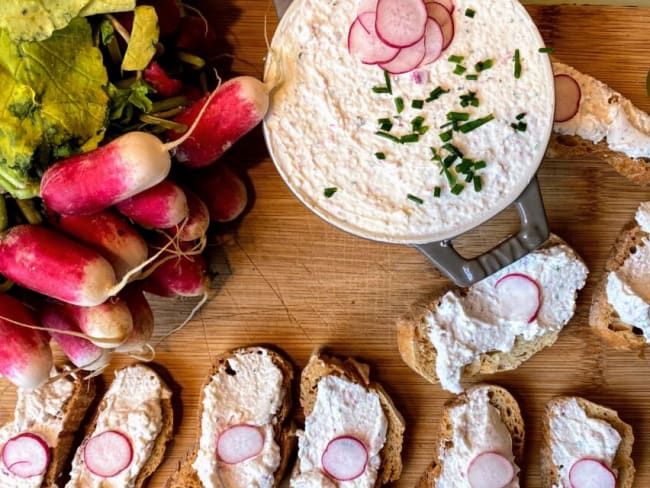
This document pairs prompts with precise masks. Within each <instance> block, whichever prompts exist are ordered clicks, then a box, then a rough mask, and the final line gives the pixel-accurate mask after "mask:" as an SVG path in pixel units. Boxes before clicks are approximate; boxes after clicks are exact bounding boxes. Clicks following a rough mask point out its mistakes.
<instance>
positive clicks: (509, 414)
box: [416, 384, 525, 488]
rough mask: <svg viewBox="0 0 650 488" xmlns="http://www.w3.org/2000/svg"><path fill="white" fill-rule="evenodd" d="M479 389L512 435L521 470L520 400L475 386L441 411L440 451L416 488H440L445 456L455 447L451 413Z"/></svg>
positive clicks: (496, 388) (503, 391)
mask: <svg viewBox="0 0 650 488" xmlns="http://www.w3.org/2000/svg"><path fill="white" fill-rule="evenodd" d="M480 388H487V389H488V398H489V402H490V405H492V406H493V407H494V408H496V409H497V410H498V412H499V415H500V416H501V421H502V422H503V424H504V425H505V427H506V429H508V432H509V433H510V437H511V440H512V454H513V455H514V457H515V463H516V464H517V465H518V466H521V461H522V458H523V455H524V437H525V430H524V419H523V418H522V416H521V410H520V409H519V404H518V403H517V400H515V398H514V397H513V396H512V395H511V394H510V392H508V390H506V389H505V388H502V387H500V386H495V385H483V384H479V385H474V386H472V387H471V388H468V389H467V391H466V392H465V393H462V394H460V395H459V396H458V397H456V398H453V399H451V400H449V401H448V402H447V403H446V404H445V406H444V408H443V411H442V415H441V418H440V431H439V433H438V438H437V442H436V445H437V446H438V447H437V451H436V452H435V457H434V460H433V462H432V463H431V464H430V465H429V467H428V468H427V469H426V471H425V472H424V474H423V475H422V477H421V478H420V481H419V483H418V484H417V485H416V488H434V487H435V486H437V483H438V479H439V478H440V476H441V474H442V470H443V467H444V460H443V459H442V457H443V455H444V453H445V452H446V451H447V450H448V449H451V448H452V447H453V438H454V431H453V422H452V419H451V412H452V410H453V409H454V408H455V407H457V406H460V405H463V404H467V403H468V401H469V395H470V394H471V393H472V392H473V391H475V390H477V389H480Z"/></svg>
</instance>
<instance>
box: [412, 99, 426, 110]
mask: <svg viewBox="0 0 650 488" xmlns="http://www.w3.org/2000/svg"><path fill="white" fill-rule="evenodd" d="M411 107H413V108H418V109H419V108H422V107H424V100H413V101H412V102H411Z"/></svg>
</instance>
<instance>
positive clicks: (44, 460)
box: [2, 432, 50, 478]
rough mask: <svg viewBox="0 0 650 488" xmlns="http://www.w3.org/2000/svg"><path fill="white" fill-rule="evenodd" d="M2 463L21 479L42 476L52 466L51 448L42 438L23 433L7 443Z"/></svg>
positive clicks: (3, 449) (3, 451)
mask: <svg viewBox="0 0 650 488" xmlns="http://www.w3.org/2000/svg"><path fill="white" fill-rule="evenodd" d="M2 463H3V464H4V465H5V467H6V468H7V471H9V472H10V473H11V474H13V475H15V476H17V477H19V478H32V477H34V476H41V475H43V474H44V473H45V471H47V467H48V466H49V464H50V447H49V446H48V445H47V442H45V439H43V438H42V437H41V436H39V435H37V434H33V433H31V432H23V433H21V434H18V435H17V436H15V437H12V438H11V439H9V440H8V441H7V442H6V443H5V445H4V446H3V448H2Z"/></svg>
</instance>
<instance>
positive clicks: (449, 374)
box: [425, 245, 588, 393]
mask: <svg viewBox="0 0 650 488" xmlns="http://www.w3.org/2000/svg"><path fill="white" fill-rule="evenodd" d="M510 273H522V274H525V275H527V276H529V277H530V278H532V279H534V280H535V281H536V283H537V284H538V285H539V287H540V288H541V308H540V310H539V313H538V315H537V317H536V318H535V319H534V320H533V321H532V322H528V321H527V320H512V319H511V318H510V315H509V310H508V306H509V304H508V303H507V301H504V300H503V298H502V297H500V296H499V293H498V290H497V287H496V286H495V285H496V283H497V281H499V279H501V278H502V277H503V276H505V275H507V274H510ZM587 273H588V270H587V267H586V266H585V265H584V264H583V263H582V262H581V261H580V260H579V259H577V258H576V257H575V255H574V254H573V252H572V251H571V250H570V249H569V248H568V247H567V246H565V245H559V246H553V247H551V248H548V249H542V250H538V251H535V252H533V253H531V254H528V255H527V256H525V257H524V258H522V259H520V260H519V261H517V262H515V263H513V264H511V265H510V266H508V267H506V268H504V269H502V270H501V271H499V272H498V273H495V274H493V275H492V276H489V277H488V278H486V279H484V280H482V281H480V282H478V283H476V284H474V285H472V286H471V287H470V288H468V289H466V293H463V294H461V293H460V292H459V291H458V290H452V291H449V292H447V293H446V294H445V295H443V297H442V299H441V300H440V304H439V305H438V306H437V307H436V309H435V310H434V311H430V312H428V314H427V316H426V317H425V321H426V329H425V330H426V333H427V336H428V337H429V340H430V341H431V343H432V344H433V346H434V347H435V349H436V352H437V354H436V374H437V376H438V378H439V379H440V384H441V386H442V387H443V388H444V389H446V390H449V391H451V392H454V393H460V392H461V391H463V387H462V386H461V384H460V380H461V376H462V372H463V368H464V367H465V366H467V365H468V364H471V363H472V362H474V361H475V360H477V359H479V357H480V355H481V354H483V353H487V352H491V351H501V352H508V351H511V350H512V348H513V346H514V343H515V340H516V339H517V338H518V337H520V338H522V339H524V340H526V341H531V340H533V339H536V338H538V337H540V336H543V335H545V334H548V333H550V332H557V331H559V330H560V329H562V327H564V325H565V324H566V323H567V322H568V321H569V320H570V319H571V317H572V316H573V313H574V312H575V306H576V298H575V293H576V291H577V290H579V289H581V288H582V287H583V286H584V285H585V281H586V279H587Z"/></svg>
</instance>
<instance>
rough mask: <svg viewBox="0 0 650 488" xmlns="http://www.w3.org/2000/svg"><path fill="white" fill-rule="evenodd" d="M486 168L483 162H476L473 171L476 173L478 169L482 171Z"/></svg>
mask: <svg viewBox="0 0 650 488" xmlns="http://www.w3.org/2000/svg"><path fill="white" fill-rule="evenodd" d="M486 166H487V163H486V162H485V161H476V162H475V163H474V171H478V170H479V169H483V168H485V167H486Z"/></svg>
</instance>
